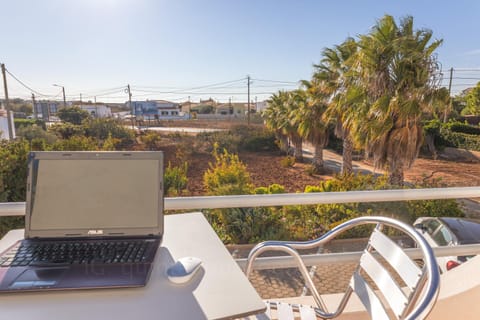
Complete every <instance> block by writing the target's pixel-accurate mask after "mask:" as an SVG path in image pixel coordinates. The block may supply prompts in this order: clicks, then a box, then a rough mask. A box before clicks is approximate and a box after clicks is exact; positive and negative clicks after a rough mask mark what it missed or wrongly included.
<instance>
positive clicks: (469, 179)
mask: <svg viewBox="0 0 480 320" xmlns="http://www.w3.org/2000/svg"><path fill="white" fill-rule="evenodd" d="M235 124H238V123H234V122H228V121H226V122H217V121H204V120H203V121H202V120H198V121H197V120H195V121H192V120H190V121H170V122H166V123H163V124H162V126H174V127H189V126H190V127H204V128H213V127H215V128H223V129H228V128H230V127H231V126H232V125H235ZM162 150H164V151H166V152H165V154H166V163H168V162H169V161H170V162H172V163H177V164H178V162H179V161H180V159H179V158H178V152H177V151H176V145H175V144H171V145H169V146H166V147H162ZM187 153H188V152H187ZM184 154H185V152H184ZM475 156H476V157H477V160H476V161H472V158H470V159H458V158H457V159H455V157H452V155H451V154H449V155H448V158H449V159H450V160H433V159H427V158H422V157H420V158H418V159H417V160H416V161H415V163H414V165H413V167H412V168H410V169H408V170H406V171H405V180H406V181H408V182H417V183H418V182H421V181H428V182H431V181H433V179H435V180H437V181H438V183H439V184H440V186H445V187H447V186H448V187H453V186H458V187H460V186H480V153H478V152H477V153H474V156H473V158H475ZM239 157H240V160H241V161H242V162H244V163H245V164H246V166H247V169H248V171H249V173H250V177H251V179H252V182H253V184H254V186H255V187H259V186H268V185H270V184H273V183H278V184H281V185H283V186H284V187H285V189H286V191H287V192H298V191H303V190H304V188H305V186H307V185H316V184H318V183H319V182H320V181H322V180H326V179H329V178H331V177H333V175H334V174H335V173H336V172H338V170H339V168H340V166H341V155H338V154H335V153H334V152H333V151H330V150H325V152H324V158H325V163H326V170H325V171H326V172H325V174H323V175H309V174H308V173H307V172H306V171H307V168H308V167H309V164H308V162H309V159H308V158H306V159H305V162H304V163H296V164H295V165H294V166H293V167H289V168H285V167H283V166H282V165H281V160H282V159H283V158H284V156H283V155H281V154H280V153H279V152H260V153H254V152H241V153H240V154H239ZM186 159H187V160H188V162H189V169H188V186H187V188H188V192H187V194H186V195H203V194H205V189H204V187H203V181H202V180H203V174H204V172H205V171H206V170H207V169H208V168H209V163H211V162H212V161H213V157H212V155H211V154H209V153H207V152H195V153H191V154H188V156H187V157H186ZM354 168H357V170H364V171H365V170H366V171H371V172H373V171H374V168H373V167H372V165H371V163H367V162H365V161H356V162H354ZM376 172H380V171H379V170H376Z"/></svg>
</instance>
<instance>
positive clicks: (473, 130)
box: [446, 121, 480, 135]
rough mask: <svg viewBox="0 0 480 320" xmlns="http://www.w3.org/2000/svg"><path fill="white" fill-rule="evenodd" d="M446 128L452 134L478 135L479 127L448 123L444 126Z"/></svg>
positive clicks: (479, 133)
mask: <svg viewBox="0 0 480 320" xmlns="http://www.w3.org/2000/svg"><path fill="white" fill-rule="evenodd" d="M446 128H448V129H449V130H450V131H452V132H460V133H466V134H474V135H480V127H478V126H472V125H470V124H468V123H463V122H459V121H452V122H448V123H447V124H446Z"/></svg>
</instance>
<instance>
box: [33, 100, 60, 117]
mask: <svg viewBox="0 0 480 320" xmlns="http://www.w3.org/2000/svg"><path fill="white" fill-rule="evenodd" d="M61 106H62V104H61V103H59V102H56V101H39V102H35V107H34V108H35V110H34V114H36V115H37V117H38V118H42V119H44V120H46V121H49V120H50V116H53V115H56V114H57V112H58V110H59V109H60V107H61Z"/></svg>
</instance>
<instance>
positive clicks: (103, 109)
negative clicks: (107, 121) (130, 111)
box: [79, 104, 112, 118]
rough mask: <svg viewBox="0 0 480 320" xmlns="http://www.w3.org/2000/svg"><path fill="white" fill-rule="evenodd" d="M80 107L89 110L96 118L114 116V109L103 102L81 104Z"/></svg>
mask: <svg viewBox="0 0 480 320" xmlns="http://www.w3.org/2000/svg"><path fill="white" fill-rule="evenodd" d="M79 107H80V109H82V110H85V111H88V113H90V115H91V116H92V117H94V118H109V117H111V116H112V109H110V107H107V106H106V105H103V104H81V105H79Z"/></svg>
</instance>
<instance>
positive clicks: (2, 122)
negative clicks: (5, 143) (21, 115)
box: [0, 109, 15, 140]
mask: <svg viewBox="0 0 480 320" xmlns="http://www.w3.org/2000/svg"><path fill="white" fill-rule="evenodd" d="M10 121H11V122H10V123H11V124H12V133H13V138H14V139H15V126H14V125H13V112H12V113H11V114H10ZM1 139H6V140H9V135H8V118H7V110H5V109H0V140H1Z"/></svg>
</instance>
